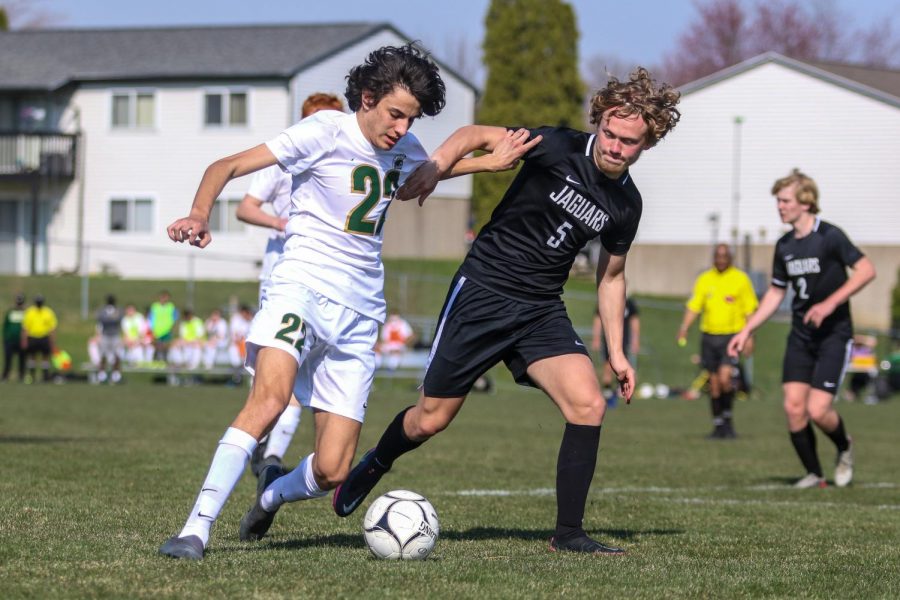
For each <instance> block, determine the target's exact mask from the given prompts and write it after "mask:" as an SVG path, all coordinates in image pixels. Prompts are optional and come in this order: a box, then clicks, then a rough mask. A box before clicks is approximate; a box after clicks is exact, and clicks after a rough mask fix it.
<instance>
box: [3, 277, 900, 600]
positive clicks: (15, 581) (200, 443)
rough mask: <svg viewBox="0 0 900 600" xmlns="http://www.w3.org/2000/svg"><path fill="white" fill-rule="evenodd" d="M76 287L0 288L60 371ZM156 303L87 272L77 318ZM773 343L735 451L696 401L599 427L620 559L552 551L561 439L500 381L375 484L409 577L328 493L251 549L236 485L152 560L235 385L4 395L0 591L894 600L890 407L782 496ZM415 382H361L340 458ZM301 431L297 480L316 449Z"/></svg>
mask: <svg viewBox="0 0 900 600" xmlns="http://www.w3.org/2000/svg"><path fill="white" fill-rule="evenodd" d="M401 266H402V267H403V268H404V269H405V270H404V271H403V272H404V273H409V274H410V279H409V281H403V282H402V283H399V282H400V281H402V278H401V279H396V278H394V279H389V281H388V290H387V292H388V294H387V295H388V298H389V302H391V303H392V304H394V305H397V304H400V305H403V306H404V307H405V308H406V309H407V310H408V311H415V312H416V313H422V314H434V315H436V313H437V310H438V308H439V306H440V302H441V300H442V299H443V294H444V291H445V285H446V283H445V282H446V279H447V278H448V277H449V275H450V274H452V272H453V269H452V266H439V267H437V268H436V269H435V268H434V267H433V266H432V267H427V268H421V269H420V270H418V271H417V270H416V269H417V267H415V266H414V265H401ZM423 275H424V276H427V277H425V278H422V277H418V278H417V276H423ZM429 277H431V278H434V279H436V280H437V282H435V281H432V280H430V279H428V278H429ZM441 278H443V282H441V281H440V280H441ZM78 285H79V282H78V280H77V279H74V280H73V279H69V278H35V279H10V278H6V279H3V278H0V294H2V293H6V296H10V295H11V291H12V290H16V289H25V290H26V292H28V293H29V294H34V293H35V292H36V291H42V292H43V293H44V294H45V295H46V296H47V297H48V302H49V303H50V305H51V306H55V307H56V308H58V309H59V312H60V314H61V320H62V323H63V325H62V331H61V332H60V337H61V339H62V340H63V343H66V344H69V345H71V346H72V350H74V351H73V352H72V353H73V354H76V353H77V352H79V351H80V350H79V349H78V348H76V347H75V346H76V345H78V344H83V341H84V339H85V338H86V337H87V335H88V334H89V333H90V330H91V327H92V324H91V323H90V321H81V320H80V319H79V318H78V303H77V298H78ZM162 287H169V288H170V289H171V290H172V292H173V294H174V295H175V296H176V301H178V302H181V301H183V296H180V295H181V294H183V290H184V289H185V288H184V282H131V281H121V280H112V279H107V280H103V279H98V280H92V281H91V299H92V302H91V304H92V306H96V305H98V304H99V302H100V300H101V299H102V297H103V295H104V294H105V293H108V292H110V291H113V292H115V293H117V294H118V295H119V297H120V299H121V300H122V301H123V302H124V301H136V302H139V301H141V300H142V299H147V300H149V299H150V298H152V297H153V295H154V294H155V293H156V291H158V290H159V289H161V288H162ZM590 290H591V283H590V281H586V280H576V281H573V282H571V283H570V286H569V288H568V289H567V302H568V304H569V308H570V312H571V314H572V316H573V321H574V322H575V324H576V326H577V327H581V328H583V327H585V326H589V322H590V315H591V311H592V309H593V306H592V304H593V300H592V298H591V292H590ZM255 291H256V286H255V283H254V282H243V283H226V282H198V283H197V285H196V287H195V299H196V300H197V308H198V311H200V312H201V314H202V313H203V312H205V310H207V309H208V308H211V307H212V306H220V305H222V303H224V302H226V301H227V299H228V297H229V296H230V295H235V296H237V297H238V298H239V299H240V300H242V301H250V302H252V301H253V300H254V299H255ZM54 299H55V300H54ZM643 302H644V305H643V306H642V310H641V315H642V330H643V340H644V342H643V344H642V347H643V350H642V356H641V358H640V361H639V370H638V376H639V378H640V379H642V380H644V381H651V382H654V383H656V382H661V381H664V382H666V383H668V384H670V385H673V386H676V385H686V384H687V383H688V382H689V381H690V379H691V378H692V377H693V376H694V374H695V367H693V366H692V365H691V364H690V362H689V361H688V357H689V355H690V352H688V351H686V350H682V349H679V348H677V347H676V346H675V344H674V340H673V337H674V331H675V328H677V325H678V321H679V319H680V309H679V305H678V303H677V302H668V303H667V302H665V301H659V300H658V299H644V300H643ZM435 304H437V307H435V306H434V305H435ZM784 334H785V326H784V325H783V324H778V323H774V324H770V325H766V326H765V327H764V328H763V329H762V330H761V331H760V334H759V339H758V348H759V351H758V353H757V356H756V381H757V387H756V391H755V393H754V394H753V396H752V398H751V399H750V400H748V401H745V402H741V403H739V404H738V406H737V407H736V425H737V428H738V432H739V434H740V437H739V439H737V440H735V441H733V442H710V441H706V440H705V439H704V435H705V434H706V433H707V432H708V431H709V429H710V423H709V416H708V409H707V403H706V401H705V400H701V401H696V402H688V401H683V400H676V399H667V400H660V399H650V400H639V401H635V402H634V403H632V405H630V406H620V407H618V408H616V409H615V410H612V411H610V412H609V413H608V416H607V419H606V422H605V424H604V430H603V435H602V437H601V453H600V459H599V462H598V467H597V471H596V475H595V478H594V483H593V487H592V490H591V494H590V497H589V504H588V507H587V514H586V518H585V527H586V529H587V530H588V531H589V532H590V533H592V534H593V535H595V536H596V537H597V538H599V539H601V540H605V541H608V542H611V543H614V544H616V545H624V546H625V547H626V548H627V550H628V555H627V556H624V557H585V556H573V555H563V554H554V553H550V552H548V550H547V538H549V536H550V534H551V532H552V526H553V523H554V518H555V499H554V496H553V491H552V490H553V486H554V480H555V463H556V454H557V449H558V445H559V440H560V437H561V434H562V428H563V422H562V419H561V417H560V416H559V414H558V412H557V411H556V409H555V408H554V407H553V406H552V405H551V404H550V402H549V401H548V400H547V399H546V398H545V397H544V396H543V395H542V394H540V393H538V392H535V391H532V390H527V389H524V388H519V387H517V386H515V385H513V384H512V382H511V381H510V379H509V377H508V375H506V374H505V372H504V371H502V370H499V369H498V370H495V376H496V379H497V387H496V392H495V393H494V394H491V395H473V396H472V397H471V398H470V400H469V402H468V404H467V406H466V407H465V408H464V409H463V411H462V412H461V414H460V415H459V417H458V418H457V420H456V422H455V423H454V424H453V425H452V426H451V428H450V429H448V430H447V431H446V432H444V433H443V434H441V435H440V436H438V437H437V438H436V439H434V440H432V441H430V442H429V443H427V444H426V445H424V446H423V447H422V448H421V449H419V450H418V451H416V452H414V453H412V454H410V455H408V456H405V457H403V458H402V459H400V460H399V461H398V462H397V464H396V466H395V468H394V470H393V471H392V472H391V473H390V474H389V475H388V476H386V477H385V479H384V480H383V481H382V482H381V484H380V485H379V487H378V489H377V490H376V491H381V492H385V491H388V490H391V489H401V488H407V489H412V490H415V491H418V492H420V493H422V494H424V495H426V496H427V497H428V498H429V499H430V500H431V501H432V503H433V504H434V506H435V508H436V509H437V511H438V514H439V517H440V520H441V527H442V532H441V538H440V540H439V541H438V545H437V547H436V550H435V552H434V554H433V556H432V558H431V559H429V560H428V561H425V562H424V563H393V562H384V561H377V560H374V559H372V558H370V557H369V554H368V551H367V550H366V548H365V545H364V543H363V540H362V534H361V522H362V516H363V513H364V508H365V507H363V509H361V510H359V511H357V513H355V514H354V515H352V516H351V517H349V518H348V519H343V520H342V519H339V518H337V517H335V516H334V514H333V513H332V511H331V507H330V502H329V500H330V498H327V499H320V500H316V501H310V502H305V503H298V504H293V505H289V506H287V507H285V508H284V509H283V510H282V511H281V512H280V513H279V515H278V518H277V519H276V521H275V524H274V526H273V528H272V530H271V532H270V533H271V535H270V536H269V537H267V538H266V539H265V540H263V541H262V542H258V543H243V542H240V541H239V540H238V536H237V526H238V520H239V519H240V517H241V515H242V514H243V512H244V511H245V510H246V509H247V507H248V506H249V505H250V503H251V502H252V500H253V495H254V487H255V485H254V484H255V482H254V481H252V477H250V476H249V473H248V476H247V477H245V478H244V479H243V480H242V481H241V482H240V484H239V485H238V487H237V489H236V490H235V493H234V495H233V497H232V500H231V501H230V502H229V503H228V504H227V505H226V507H225V510H224V512H223V514H222V516H221V518H220V521H219V523H218V525H217V527H216V528H215V529H214V530H213V536H212V539H211V545H210V548H209V551H208V554H207V557H206V559H205V560H204V561H203V562H202V563H199V564H197V563H183V562H178V561H173V560H170V559H165V558H163V557H160V556H158V555H157V554H156V551H157V548H158V547H159V545H160V544H161V543H162V542H163V541H164V540H165V539H166V538H167V537H168V536H170V535H172V534H173V533H176V532H178V531H179V530H180V528H181V525H182V524H183V521H184V518H185V517H186V515H187V512H188V510H189V509H190V507H191V505H192V504H193V501H194V498H195V496H196V494H197V492H198V490H199V486H200V484H201V483H202V480H203V477H204V475H205V472H206V469H207V467H208V464H209V460H210V458H211V457H212V454H213V452H214V450H215V446H216V442H217V440H218V439H219V437H220V436H221V434H222V432H223V431H224V429H225V427H226V426H227V425H228V423H229V422H230V421H231V419H232V418H233V417H234V415H235V414H236V412H237V411H238V409H239V408H240V406H241V405H242V403H243V400H244V397H245V394H246V388H229V387H225V386H218V385H203V386H193V387H168V386H165V385H154V384H152V383H150V382H149V380H148V379H139V378H132V379H131V380H130V381H128V382H127V383H126V384H124V385H121V386H118V387H110V386H89V385H87V384H85V383H81V382H77V381H72V382H69V383H67V384H65V385H30V386H26V385H21V384H17V383H8V384H0V449H2V452H3V460H2V461H0V597H2V598H4V599H5V598H46V597H92V598H99V597H103V598H125V597H128V598H131V597H148V598H150V597H152V598H158V597H171V598H189V597H196V598H209V597H262V598H265V597H313V598H318V597H324V596H330V597H337V598H345V597H354V598H422V597H428V598H445V597H448V598H449V597H455V598H532V597H535V598H537V597H547V598H549V597H559V596H566V595H574V596H577V597H602V596H611V597H628V598H660V597H672V598H684V597H691V598H692V597H722V598H730V597H784V598H788V597H790V598H793V597H818V598H833V597H851V598H862V597H865V598H897V597H900V567H898V565H900V549H898V544H897V540H898V539H900V499H898V496H900V494H898V490H900V461H898V449H900V447H898V444H897V433H896V424H897V423H898V422H900V402H898V401H897V400H896V398H895V399H894V400H890V401H887V402H883V403H881V404H877V405H865V404H862V403H853V404H846V403H842V404H840V410H841V413H842V414H843V416H844V418H845V421H846V423H847V425H848V429H849V431H850V433H851V434H852V435H853V436H854V438H855V440H856V443H857V462H858V468H857V476H856V480H855V482H854V485H853V486H851V487H850V488H846V489H837V488H835V487H829V488H828V489H825V490H818V489H817V490H802V491H800V490H793V489H791V488H790V486H789V484H790V482H791V481H792V480H793V479H795V478H797V477H799V476H800V475H802V472H801V467H800V464H799V461H798V460H797V458H796V457H795V455H794V453H793V450H792V448H791V446H790V442H789V440H788V436H787V432H786V429H785V426H784V421H783V416H782V410H781V407H780V398H779V390H778V375H779V369H780V361H781V354H782V352H783V347H784ZM691 347H696V343H695V340H693V339H692V340H691ZM413 386H414V382H412V381H404V380H377V381H376V389H375V391H374V393H373V395H372V398H371V400H370V402H369V413H368V417H367V423H366V425H365V426H364V428H363V432H362V439H361V441H360V448H359V450H360V452H359V453H361V452H362V451H363V450H365V449H366V448H368V447H370V446H371V445H373V444H374V443H375V441H376V440H377V438H378V436H379V435H380V433H381V431H382V430H383V429H384V427H385V426H386V424H387V423H388V422H389V421H390V420H391V419H392V418H393V416H394V415H395V414H396V412H397V411H398V410H400V409H401V408H403V407H404V406H406V405H408V404H410V403H412V402H414V401H415V398H416V392H415V391H414V389H413ZM304 419H305V421H304V422H303V423H302V424H301V428H300V432H299V433H298V436H297V437H296V438H295V441H294V444H293V445H292V447H291V449H290V451H289V453H288V457H287V460H288V463H289V464H292V465H293V464H296V462H297V461H298V460H299V459H300V458H301V457H302V456H304V455H305V454H307V453H308V452H309V450H310V448H311V444H312V431H311V427H310V419H309V418H308V415H304ZM819 450H820V456H821V457H822V459H823V464H825V465H826V475H827V476H829V477H830V476H831V472H832V470H831V464H832V461H833V459H834V450H833V447H832V445H831V444H830V442H828V441H827V439H825V438H824V437H823V436H821V435H820V436H819Z"/></svg>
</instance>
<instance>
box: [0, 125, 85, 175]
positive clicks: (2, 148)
mask: <svg viewBox="0 0 900 600" xmlns="http://www.w3.org/2000/svg"><path fill="white" fill-rule="evenodd" d="M77 139H78V136H76V135H73V134H67V133H21V132H3V131H0V178H3V177H7V176H19V175H28V174H35V173H37V174H40V175H44V176H47V177H59V178H68V179H71V178H73V177H75V165H76V160H75V150H76V147H77Z"/></svg>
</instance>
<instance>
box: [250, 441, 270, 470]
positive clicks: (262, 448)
mask: <svg viewBox="0 0 900 600" xmlns="http://www.w3.org/2000/svg"><path fill="white" fill-rule="evenodd" d="M268 441H269V439H268V438H265V439H263V441H261V442H260V443H258V444H257V445H256V448H255V449H254V450H253V454H251V455H250V472H251V473H253V476H254V477H256V478H259V474H260V473H262V470H263V468H264V467H265V466H266V465H264V464H263V460H264V459H265V457H266V442H268Z"/></svg>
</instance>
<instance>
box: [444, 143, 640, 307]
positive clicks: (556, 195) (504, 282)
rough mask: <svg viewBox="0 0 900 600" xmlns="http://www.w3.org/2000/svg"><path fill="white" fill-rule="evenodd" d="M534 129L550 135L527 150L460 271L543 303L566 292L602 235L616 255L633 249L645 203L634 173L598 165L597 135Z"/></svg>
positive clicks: (498, 289) (510, 294) (517, 296)
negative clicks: (613, 175)
mask: <svg viewBox="0 0 900 600" xmlns="http://www.w3.org/2000/svg"><path fill="white" fill-rule="evenodd" d="M530 131H531V137H532V138H533V137H534V136H537V135H542V136H543V140H542V141H541V143H540V144H538V145H537V146H535V147H534V148H532V149H531V150H530V151H529V152H528V153H527V154H526V155H525V156H524V165H523V166H522V170H521V171H519V173H518V175H517V176H516V178H515V179H514V180H513V183H512V185H510V187H509V189H508V190H507V191H506V194H505V195H504V196H503V199H502V200H501V201H500V204H498V205H497V208H496V209H494V213H493V214H492V215H491V220H490V221H489V222H488V224H487V225H485V226H484V228H483V229H482V230H481V232H479V234H478V237H477V238H476V239H475V242H474V244H473V245H472V249H471V250H470V251H469V254H468V255H467V256H466V258H465V260H464V261H463V264H462V266H461V267H460V272H461V273H462V274H463V275H465V276H466V277H468V278H469V279H471V280H473V281H475V282H477V283H478V284H479V285H482V286H484V287H486V288H488V289H490V290H492V291H494V292H496V293H498V294H501V295H504V296H507V297H510V298H514V299H517V300H520V301H525V302H540V301H543V300H545V299H548V298H556V297H559V296H560V295H561V294H562V291H563V284H565V282H566V280H567V279H568V277H569V271H570V269H571V268H572V263H573V262H574V261H575V258H576V257H577V255H578V252H579V251H580V250H581V249H582V248H583V247H584V245H585V244H587V242H589V241H590V240H592V239H594V238H596V237H597V236H600V241H601V243H602V244H603V247H604V248H605V249H606V250H607V251H608V252H609V253H610V254H616V255H623V254H625V253H626V252H628V249H629V248H630V247H631V242H632V241H633V240H634V236H635V234H636V233H637V228H638V223H639V222H640V219H641V207H642V203H641V195H640V193H639V192H638V190H637V188H636V187H635V185H634V182H633V181H632V180H631V175H630V174H629V172H628V171H626V172H625V173H624V174H623V175H622V176H621V177H619V178H618V179H610V178H609V177H607V176H606V175H604V174H603V173H602V172H601V171H600V169H598V168H597V165H596V164H595V163H594V144H595V143H596V135H592V134H589V133H584V132H581V131H574V130H572V129H565V128H560V127H542V128H539V129H532V130H530Z"/></svg>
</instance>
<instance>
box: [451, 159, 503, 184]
mask: <svg viewBox="0 0 900 600" xmlns="http://www.w3.org/2000/svg"><path fill="white" fill-rule="evenodd" d="M505 170H506V169H505V167H504V165H503V164H501V163H500V162H499V161H498V160H497V158H496V157H495V156H494V155H493V154H482V155H481V156H475V157H473V158H463V159H461V160H459V161H457V162H456V163H454V164H453V166H452V167H450V170H449V171H447V172H446V173H445V174H444V175H443V176H442V177H441V179H450V178H452V177H459V176H460V175H471V174H472V173H484V172H489V173H496V172H497V171H505Z"/></svg>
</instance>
